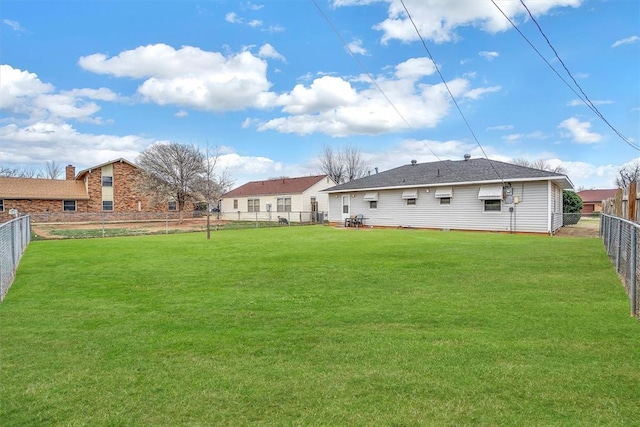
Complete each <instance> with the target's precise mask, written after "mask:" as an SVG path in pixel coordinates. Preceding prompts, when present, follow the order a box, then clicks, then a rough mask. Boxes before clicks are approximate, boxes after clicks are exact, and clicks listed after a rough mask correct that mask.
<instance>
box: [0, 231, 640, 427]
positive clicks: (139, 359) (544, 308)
mask: <svg viewBox="0 0 640 427" xmlns="http://www.w3.org/2000/svg"><path fill="white" fill-rule="evenodd" d="M0 337H1V341H0V345H1V349H0V350H1V351H0V367H1V374H0V375H1V378H0V384H1V385H0V420H1V421H0V423H1V424H2V425H3V426H19V425H27V426H30V425H38V426H41V425H65V426H66V425H109V426H116V425H117V426H121V425H122V426H125V425H126V426H129V425H167V426H168V425H172V426H173V425H193V426H198V425H201V426H205V425H230V426H231V425H232V426H238V425H376V426H377V425H398V426H400V425H406V426H410V425H458V424H463V425H464V424H466V425H469V424H480V425H522V424H524V425H589V426H591V425H631V424H636V425H637V424H638V423H640V405H639V404H638V402H639V400H638V396H640V324H639V323H638V321H637V320H636V319H633V318H631V317H630V316H629V303H628V299H627V297H626V295H625V293H624V289H623V287H622V285H621V284H620V282H619V280H618V278H617V277H616V274H615V272H614V270H613V267H612V266H611V263H610V262H609V260H608V258H607V257H606V255H605V252H604V249H603V246H602V243H601V242H600V241H599V240H597V239H580V238H562V239H560V238H550V237H546V236H524V235H505V234H490V233H462V232H439V231H420V230H341V229H334V228H330V227H322V226H316V227H281V228H271V229H253V230H238V231H225V232H218V233H214V234H213V235H212V239H211V240H210V241H207V240H206V239H205V236H204V234H203V233H189V234H182V235H168V236H145V237H123V238H112V239H88V240H64V241H37V242H32V243H31V245H30V246H29V248H28V250H27V252H26V254H25V256H24V258H23V260H22V261H21V264H20V268H19V271H18V275H17V278H16V281H15V283H14V285H13V287H12V288H11V290H10V291H9V293H8V295H7V297H6V298H5V300H4V302H3V303H2V304H0Z"/></svg>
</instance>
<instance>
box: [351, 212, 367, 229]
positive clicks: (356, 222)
mask: <svg viewBox="0 0 640 427" xmlns="http://www.w3.org/2000/svg"><path fill="white" fill-rule="evenodd" d="M351 224H352V226H353V227H360V226H361V225H364V215H362V214H358V215H356V216H354V217H353V219H352V220H351Z"/></svg>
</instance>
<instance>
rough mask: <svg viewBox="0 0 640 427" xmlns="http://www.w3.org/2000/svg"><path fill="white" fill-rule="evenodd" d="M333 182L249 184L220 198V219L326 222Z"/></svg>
mask: <svg viewBox="0 0 640 427" xmlns="http://www.w3.org/2000/svg"><path fill="white" fill-rule="evenodd" d="M332 186H335V182H334V181H333V180H332V179H331V178H329V177H328V176H327V175H314V176H305V177H299V178H278V179H269V180H264V181H251V182H248V183H246V184H244V185H242V186H240V187H238V188H235V189H233V190H231V191H229V192H228V193H226V194H223V195H222V200H221V204H220V213H221V217H222V218H223V219H226V220H236V221H278V218H286V219H287V221H292V222H315V221H322V220H324V219H327V214H328V211H329V196H328V194H327V193H325V192H323V191H322V190H325V189H327V188H329V187H332Z"/></svg>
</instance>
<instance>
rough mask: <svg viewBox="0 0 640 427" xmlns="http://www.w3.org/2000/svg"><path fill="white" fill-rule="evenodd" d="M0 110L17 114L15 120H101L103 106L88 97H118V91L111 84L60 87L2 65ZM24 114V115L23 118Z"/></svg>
mask: <svg viewBox="0 0 640 427" xmlns="http://www.w3.org/2000/svg"><path fill="white" fill-rule="evenodd" d="M0 75H1V76H2V79H0V110H2V111H5V112H8V113H10V114H13V115H14V117H13V118H12V120H13V121H15V122H18V121H20V120H22V121H26V122H27V123H35V122H38V121H48V122H61V121H64V120H69V119H74V120H78V121H82V122H93V123H100V122H101V121H102V119H100V118H98V117H94V114H95V113H97V112H98V111H100V106H99V105H98V104H97V103H95V102H93V101H88V100H94V101H116V100H118V95H117V94H115V93H114V92H112V91H111V90H110V89H107V88H99V89H89V88H82V89H72V90H67V91H59V92H57V93H56V89H55V87H54V86H53V85H51V84H49V83H43V82H42V81H40V79H39V78H38V76H37V75H36V74H35V73H30V72H28V71H24V70H19V69H17V68H13V67H11V66H10V65H0ZM20 117H22V119H19V118H20Z"/></svg>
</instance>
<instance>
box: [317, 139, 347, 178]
mask: <svg viewBox="0 0 640 427" xmlns="http://www.w3.org/2000/svg"><path fill="white" fill-rule="evenodd" d="M320 169H321V170H322V172H323V173H325V174H327V175H329V177H330V178H331V179H333V180H334V181H335V183H336V184H340V183H341V182H342V180H343V177H344V164H343V163H342V158H341V156H340V153H334V151H333V148H331V147H330V146H329V145H325V146H324V149H323V150H322V153H321V154H320Z"/></svg>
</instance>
